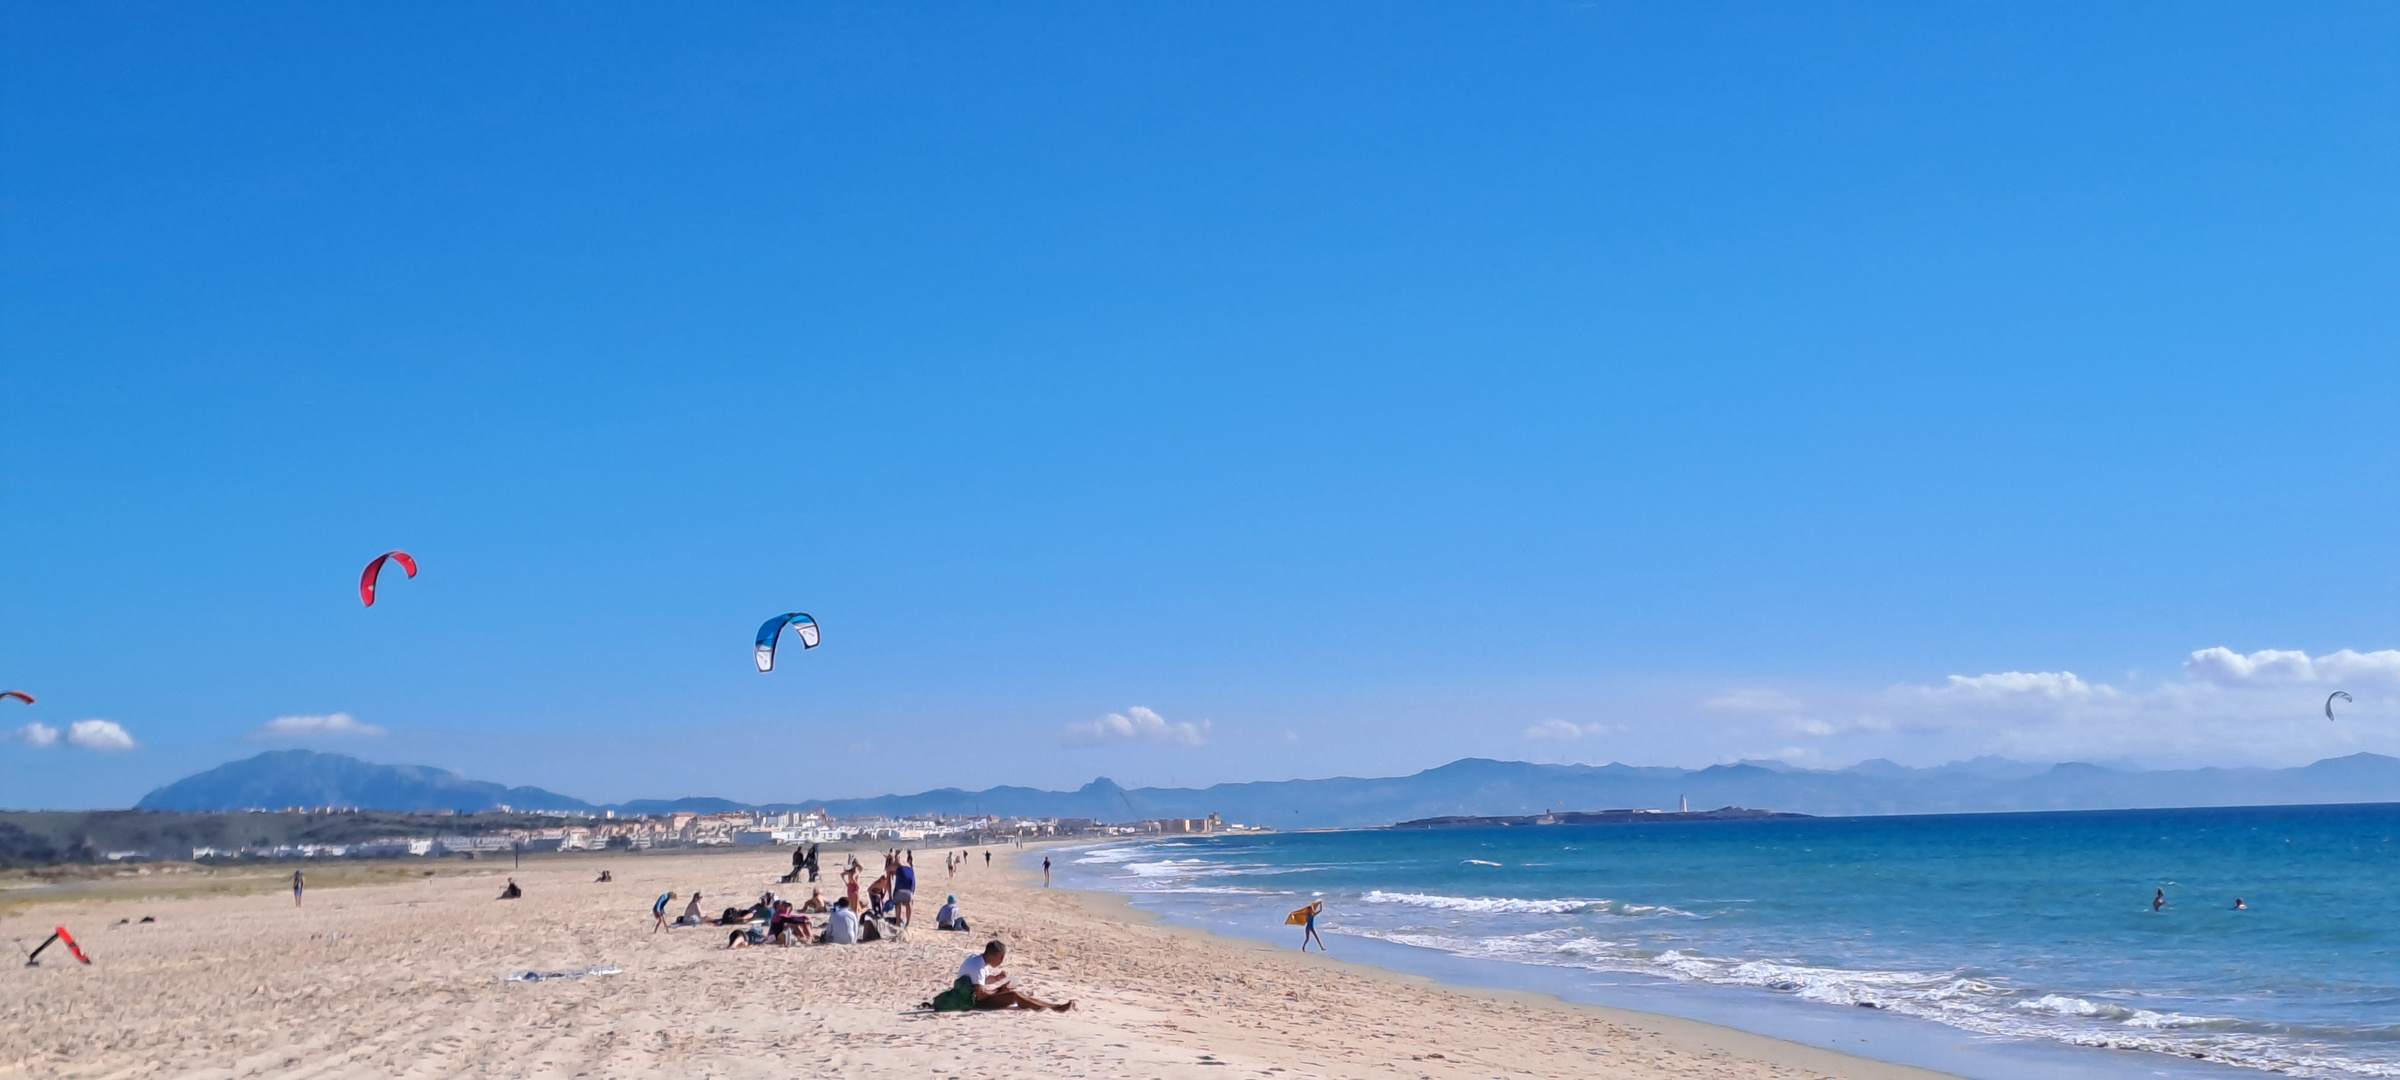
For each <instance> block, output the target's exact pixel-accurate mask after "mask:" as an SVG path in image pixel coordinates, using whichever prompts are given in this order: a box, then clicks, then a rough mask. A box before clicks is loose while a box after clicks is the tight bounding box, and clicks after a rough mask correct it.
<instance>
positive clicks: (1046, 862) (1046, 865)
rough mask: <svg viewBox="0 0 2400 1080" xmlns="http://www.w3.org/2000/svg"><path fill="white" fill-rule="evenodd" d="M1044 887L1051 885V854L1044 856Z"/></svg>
mask: <svg viewBox="0 0 2400 1080" xmlns="http://www.w3.org/2000/svg"><path fill="white" fill-rule="evenodd" d="M1042 887H1043V888H1045V889H1047V888H1049V887H1050V856H1048V855H1044V856H1042Z"/></svg>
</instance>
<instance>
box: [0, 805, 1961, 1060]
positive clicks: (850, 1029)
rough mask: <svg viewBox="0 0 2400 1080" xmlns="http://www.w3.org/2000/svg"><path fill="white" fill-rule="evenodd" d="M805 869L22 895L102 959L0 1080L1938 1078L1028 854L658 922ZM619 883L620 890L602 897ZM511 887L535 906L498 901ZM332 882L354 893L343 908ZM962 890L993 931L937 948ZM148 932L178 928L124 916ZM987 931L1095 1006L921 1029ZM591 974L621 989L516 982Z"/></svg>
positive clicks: (221, 884) (586, 866)
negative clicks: (696, 897)
mask: <svg viewBox="0 0 2400 1080" xmlns="http://www.w3.org/2000/svg"><path fill="white" fill-rule="evenodd" d="M826 854H827V856H828V857H829V859H828V863H829V865H830V856H831V855H832V851H831V849H828V850H827V852H826ZM788 857H789V856H788V855H787V854H784V853H780V852H778V853H765V852H762V853H755V854H753V853H716V854H705V855H701V854H692V855H645V856H638V857H636V856H600V855H590V856H577V857H557V858H551V859H544V860H541V861H538V862H528V863H526V864H525V866H524V868H523V869H519V870H510V869H507V868H506V867H505V866H502V867H498V868H492V869H470V868H472V867H473V866H474V865H475V864H467V866H466V867H461V866H460V865H459V864H456V863H454V862H451V861H448V860H445V861H444V862H443V863H442V864H441V868H440V870H439V872H437V873H435V874H434V875H432V876H423V874H424V871H423V869H422V867H423V865H424V864H414V863H409V862H406V861H402V862H398V863H391V864H382V865H381V866H379V867H377V868H374V869H372V870H360V869H348V870H345V871H342V872H338V873H337V872H336V871H335V870H334V868H332V867H327V868H325V870H324V871H323V872H321V873H320V872H315V871H312V872H311V874H310V877H311V879H312V880H311V888H310V890H309V893H308V902H307V905H306V906H305V907H303V908H301V909H299V910H297V911H295V910H294V909H293V907H292V899H291V895H290V893H289V891H288V884H282V883H288V881H289V876H288V870H287V871H286V872H285V875H284V876H283V877H282V878H280V879H277V878H271V877H269V876H267V875H266V874H264V873H248V874H243V875H231V876H229V875H225V874H217V875H213V876H211V877H210V878H208V879H207V880H206V881H205V882H198V881H195V878H196V875H184V876H183V877H182V879H181V880H180V883H173V884H158V883H153V881H152V880H149V879H146V880H143V881H136V882H133V883H132V884H133V885H134V886H136V887H135V888H133V889H132V890H131V891H134V892H141V891H152V892H156V891H159V890H168V891H173V892H177V893H180V895H152V896H115V897H110V896H105V895H96V894H95V895H83V896H79V897H62V898H59V899H55V900H43V899H38V898H37V897H38V896H39V894H37V893H33V892H29V891H24V890H14V891H11V892H10V893H7V894H5V900H6V902H7V903H8V905H9V908H8V910H6V911H5V913H0V938H22V939H25V941H26V943H27V945H28V946H30V945H31V944H32V943H35V942H38V941H40V940H41V938H42V937H43V936H45V935H47V934H48V933H49V930H50V927H51V926H52V925H53V924H57V923H64V924H66V925H67V926H68V928H69V929H70V930H72V931H74V932H75V933H76V935H77V936H78V937H79V938H80V939H81V940H82V941H83V943H84V945H85V948H86V950H87V951H88V952H90V954H91V955H92V958H93V960H94V963H93V964H92V965H91V966H89V967H85V966H82V965H79V964H76V963H74V962H73V961H72V959H71V958H69V957H67V956H65V955H63V954H62V950H60V949H58V948H56V947H53V948H52V950H51V951H50V952H48V953H45V954H44V956H43V961H42V966H40V967H38V968H22V967H14V966H9V967H7V968H6V974H5V975H0V1077H137V1076H172V1077H236V1076H274V1077H316V1076H343V1077H352V1076H355V1077H434V1076H493V1077H519V1076H524V1077H619V1076H622V1077H650V1076H674V1077H678V1078H682V1077H717V1076H723V1077H749V1076H776V1077H781V1076H833V1075H837V1074H838V1075H840V1076H842V1077H845V1078H852V1080H871V1078H876V1077H886V1076H888V1077H895V1078H897V1077H906V1078H908V1080H941V1078H952V1077H955V1078H967V1077H1009V1076H1060V1077H1143V1078H1147V1077H1205V1078H1216V1080H1225V1078H1228V1077H1240V1076H1251V1077H1277V1078H1283V1080H1293V1078H1299V1077H1376V1078H1383V1077H1409V1078H1418V1077H1422V1078H1451V1077H1460V1078H1465V1077H1473V1078H1491V1077H1520V1076H1536V1077H1627V1078H1635V1077H1639V1078H1649V1077H1723V1078H1734V1080H1743V1078H1752V1077H1757V1078H1767V1077H1774V1078H1787V1077H1788V1078H1799V1077H1859V1078H1870V1080H1901V1078H1920V1080H1921V1078H1931V1077H1934V1076H1935V1075H1936V1074H1933V1073H1928V1072H1925V1071H1922V1070H1917V1069H1910V1068H1906V1067H1902V1066H1895V1065H1887V1064H1883V1063H1880V1062H1872V1061H1866V1060H1863V1059H1859V1058H1853V1057H1847V1056H1844V1055H1841V1054H1837V1053H1833V1052H1830V1051H1825V1050H1819V1049H1816V1048H1813V1047H1807V1046H1800V1045H1797V1044H1793V1043H1787V1042H1782V1041H1779V1040H1775V1039H1769V1038H1764V1037H1761V1036H1755V1035H1749V1034H1745V1033H1742V1032H1736V1031H1731V1030H1728V1029H1725V1028H1719V1027H1712V1026H1710V1025H1706V1024H1698V1023H1692V1022H1688V1021H1683V1020H1676V1019H1671V1018H1666V1017H1659V1016H1652V1015H1649V1014H1645V1013H1634V1012H1625V1011H1620V1010H1611V1009H1602V1008H1595V1007H1589V1006H1580V1005H1569V1004H1564V1003H1561V1002H1559V1001H1556V1000H1554V999H1550V998H1544V997H1537V996H1533V995H1517V994H1503V993H1488V992H1480V991H1472V990H1460V989H1455V988H1447V987H1440V986H1436V985H1434V984H1432V983H1430V982H1426V981H1424V980H1420V979H1415V978H1412V977H1408V976H1400V975H1393V974H1389V973H1385V972H1381V971H1378V970H1375V969H1372V968H1365V967H1359V966H1355V965H1349V964H1344V963H1342V962H1340V961H1336V960H1329V959H1325V958H1323V957H1319V956H1305V957H1304V956H1302V955H1301V954H1299V953H1298V952H1295V951H1292V950H1288V949H1275V948H1271V947H1268V946H1266V945H1263V944H1260V943H1256V942H1244V941H1236V940H1230V939H1225V938H1219V937H1214V936H1211V935H1208V934H1204V933H1200V932H1197V931H1190V930H1185V929H1181V928H1176V927H1169V926H1163V925H1159V924H1157V923H1156V922H1154V921H1152V920H1151V919H1149V918H1148V917H1147V916H1146V915H1143V914H1141V913H1138V912H1135V911H1133V910H1131V909H1130V908H1128V907H1126V906H1125V905H1124V904H1123V902H1122V901H1120V900H1117V899H1114V898H1110V897H1103V896H1095V895H1090V894H1081V893H1073V892H1068V891H1065V890H1055V891H1053V890H1044V889H1042V888H1041V887H1040V883H1039V875H1038V873H1037V874H1033V875H1028V874H1026V873H1025V872H1023V871H1021V870H1016V869H1013V868H1010V867H1008V865H1007V864H1008V862H1009V857H1008V854H1007V853H1000V854H999V857H998V858H997V859H996V860H995V863H994V865H993V867H992V868H991V869H988V870H987V869H985V868H984V866H983V863H982V859H981V857H980V854H978V856H977V857H976V858H975V859H974V860H973V862H972V863H971V864H970V866H969V867H968V868H967V869H966V870H962V871H961V872H960V873H959V874H958V876H957V877H956V878H955V879H945V878H944V876H943V871H942V864H941V853H940V852H938V851H920V852H919V853H918V862H919V863H920V867H919V871H918V872H919V874H920V882H921V884H922V885H923V888H922V889H921V890H920V894H921V895H923V896H925V897H927V898H928V899H929V900H930V901H931V903H929V904H925V905H921V906H920V908H919V910H918V920H919V926H918V928H917V929H915V930H912V931H911V932H910V933H909V934H908V935H907V939H906V940H905V941H902V942H899V943H879V944H869V945H861V946H849V947H842V946H812V947H807V948H776V947H763V948H744V949H734V950H730V951H729V950H727V949H725V948H724V944H725V931H722V930H718V929H716V928H715V927H700V928H695V929H681V930H675V931H672V932H668V933H659V934H654V933H652V932H651V927H650V915H649V908H650V902H651V900H652V899H653V898H654V897H656V896H657V895H658V894H659V893H660V892H663V891H665V890H668V889H673V890H675V891H676V892H678V893H684V894H688V893H689V892H690V891H691V890H692V889H693V888H695V887H697V888H698V889H700V890H701V891H702V892H703V893H704V894H706V897H707V900H706V902H705V905H704V906H705V907H707V908H708V909H709V910H710V911H712V912H713V911H716V910H719V909H721V908H723V907H725V906H727V905H731V904H736V903H746V902H748V901H752V900H755V899H756V898H757V896H758V894H759V893H760V892H761V891H764V890H768V889H773V890H775V891H776V892H778V893H781V894H786V895H788V894H790V893H791V892H792V891H793V887H792V886H783V885H776V884H774V881H775V878H776V876H777V875H778V874H780V873H781V872H782V870H783V869H784V868H785V867H786V866H787V865H788V863H787V862H786V860H787V859H788ZM863 857H866V858H870V859H871V858H872V857H873V856H872V853H869V854H868V855H866V856H863ZM603 867H606V868H608V869H610V870H612V871H614V873H615V876H616V881H615V882H614V883H612V884H595V883H593V881H592V879H593V878H594V877H595V876H597V874H598V871H599V870H600V869H601V868H603ZM462 870H463V871H465V872H461V871H462ZM408 875H416V876H408ZM511 875H513V876H514V877H515V878H516V879H517V881H518V882H519V883H520V884H521V885H523V886H524V888H525V893H526V895H525V899H523V900H517V901H499V900H496V899H494V897H496V896H497V895H498V894H499V891H500V887H501V884H502V880H503V878H504V877H506V876H511ZM337 877H338V878H345V879H348V880H350V881H353V882H355V883H353V884H346V885H342V886H340V887H326V885H328V884H331V883H332V882H333V880H334V879H336V878H337ZM165 881H166V879H164V878H160V879H155V882H165ZM117 884H118V891H119V892H124V891H127V890H126V889H125V887H124V883H122V882H120V883H117ZM825 887H826V890H827V895H828V896H829V897H830V896H832V895H834V893H835V892H836V891H838V889H839V888H840V884H839V879H838V878H835V877H834V876H833V875H832V874H830V873H828V874H827V875H826V884H825ZM242 890H256V891H249V892H244V891H242ZM951 892H955V893H957V894H958V895H959V898H960V902H961V904H962V906H963V907H964V908H965V909H966V912H967V915H968V917H969V918H970V919H971V920H973V921H974V923H975V926H976V932H975V933H974V934H973V935H971V936H970V935H960V934H944V933H936V932H933V931H932V930H931V929H930V927H931V926H932V922H933V919H932V908H933V907H936V906H939V904H940V900H941V897H942V896H943V895H944V894H946V893H951ZM798 895H799V896H802V897H805V896H806V895H807V888H806V887H805V886H802V887H799V889H798ZM677 906H678V910H680V906H681V902H680V901H678V905H677ZM144 915H152V916H156V917H157V919H158V921H157V922H155V923H147V924H144V923H139V922H132V923H127V924H125V925H117V923H118V920H120V919H134V920H138V919H140V918H141V917H142V916H144ZM986 937H999V938H1003V939H1005V940H1007V941H1008V942H1009V943H1010V945H1011V946H1012V952H1011V953H1010V956H1009V963H1008V968H1009V970H1010V971H1011V972H1012V973H1013V974H1014V975H1015V977H1016V981H1017V983H1018V985H1019V986H1021V987H1022V988H1024V989H1026V990H1028V991H1030V992H1033V993H1036V994H1041V995H1046V996H1051V997H1057V998H1072V999H1075V1000H1077V1001H1078V1002H1080V1005H1079V1007H1078V1008H1077V1009H1076V1010H1075V1011H1074V1012H1071V1013H1066V1014H1023V1013H989V1012H979V1013H967V1014H931V1013H923V1012H919V1011H916V1009H915V1006H916V1005H917V1003H918V1002H920V1001H923V1000H925V999H927V998H929V997H931V996H932V995H933V994H934V993H936V992H937V991H939V990H941V989H943V988H945V987H947V986H948V985H949V983H950V981H951V979H952V978H953V977H954V975H955V973H956V970H957V967H958V963H959V961H961V960H962V959H964V958H965V957H966V956H967V954H968V952H969V951H970V949H971V948H972V947H974V946H980V945H981V944H982V942H983V940H984V939H985V938H986ZM7 963H10V964H13V962H7ZM592 967H618V968H622V969H623V973H622V974H619V975H613V976H597V977H590V978H583V979H576V980H566V981H548V982H538V983H521V982H509V981H506V977H507V976H509V975H510V974H512V973H517V972H524V971H528V970H540V971H562V970H573V969H583V968H592Z"/></svg>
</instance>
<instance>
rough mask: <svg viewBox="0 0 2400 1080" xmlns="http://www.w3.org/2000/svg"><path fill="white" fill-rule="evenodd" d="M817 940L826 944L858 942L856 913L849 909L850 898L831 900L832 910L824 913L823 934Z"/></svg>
mask: <svg viewBox="0 0 2400 1080" xmlns="http://www.w3.org/2000/svg"><path fill="white" fill-rule="evenodd" d="M819 940H821V941H823V942H824V943H825V944H827V945H856V944H858V913H857V912H855V911H852V910H850V898H849V897H846V896H845V897H843V898H841V899H839V900H836V901H834V902H833V910H832V911H829V912H827V913H826V914H825V936H824V937H823V938H820V939H819Z"/></svg>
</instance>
